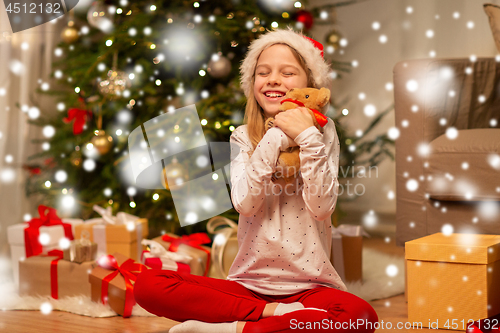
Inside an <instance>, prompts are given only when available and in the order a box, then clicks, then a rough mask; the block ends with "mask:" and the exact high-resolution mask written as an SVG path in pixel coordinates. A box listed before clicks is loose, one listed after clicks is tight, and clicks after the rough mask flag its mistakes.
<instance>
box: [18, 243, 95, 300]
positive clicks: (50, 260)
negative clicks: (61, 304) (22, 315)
mask: <svg viewBox="0 0 500 333" xmlns="http://www.w3.org/2000/svg"><path fill="white" fill-rule="evenodd" d="M55 252H58V253H57V255H52V254H54V251H51V252H50V254H51V255H37V256H31V257H29V258H26V259H24V260H21V261H20V262H19V295H20V296H52V297H53V298H55V299H58V298H62V297H66V296H79V295H84V296H87V297H90V283H89V273H90V271H91V270H92V269H93V268H94V267H96V262H95V261H86V262H84V263H81V264H78V263H74V262H69V261H65V260H60V259H61V258H62V253H61V251H57V250H56V251H55Z"/></svg>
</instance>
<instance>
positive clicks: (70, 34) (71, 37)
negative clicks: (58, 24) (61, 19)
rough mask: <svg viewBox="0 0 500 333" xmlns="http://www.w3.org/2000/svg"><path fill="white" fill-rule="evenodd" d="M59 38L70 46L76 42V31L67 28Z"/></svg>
mask: <svg viewBox="0 0 500 333" xmlns="http://www.w3.org/2000/svg"><path fill="white" fill-rule="evenodd" d="M61 38H62V40H63V41H64V42H65V43H68V44H71V43H73V42H76V41H77V40H78V30H76V29H75V27H70V26H67V27H65V28H64V29H63V31H62V32H61Z"/></svg>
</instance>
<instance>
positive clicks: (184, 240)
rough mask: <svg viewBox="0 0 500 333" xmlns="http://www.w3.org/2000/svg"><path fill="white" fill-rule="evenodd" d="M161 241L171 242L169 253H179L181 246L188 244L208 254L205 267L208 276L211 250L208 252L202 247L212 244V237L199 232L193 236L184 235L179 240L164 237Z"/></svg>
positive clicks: (205, 273)
mask: <svg viewBox="0 0 500 333" xmlns="http://www.w3.org/2000/svg"><path fill="white" fill-rule="evenodd" d="M161 239H162V240H163V241H165V242H169V243H170V246H169V247H168V250H169V251H172V252H177V251H178V250H179V245H181V244H186V245H189V246H191V247H194V248H196V249H200V250H202V251H204V252H205V253H206V254H207V264H206V266H205V272H204V273H203V275H204V276H206V275H207V274H208V270H209V268H210V250H207V249H205V248H203V247H202V246H201V244H208V243H210V242H211V240H210V237H208V235H207V234H206V233H204V232H197V233H194V234H191V235H184V236H182V237H179V238H175V237H172V236H169V235H163V236H162V237H161Z"/></svg>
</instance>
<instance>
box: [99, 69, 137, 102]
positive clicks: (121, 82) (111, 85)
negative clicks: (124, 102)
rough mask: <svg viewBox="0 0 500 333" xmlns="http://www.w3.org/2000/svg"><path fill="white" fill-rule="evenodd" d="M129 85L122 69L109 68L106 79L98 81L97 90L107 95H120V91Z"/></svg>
mask: <svg viewBox="0 0 500 333" xmlns="http://www.w3.org/2000/svg"><path fill="white" fill-rule="evenodd" d="M129 85H130V82H129V81H128V79H127V74H125V73H124V72H122V71H115V70H112V69H110V70H109V71H108V79H107V80H103V81H101V82H99V91H100V92H101V93H102V94H103V95H108V96H109V97H113V96H120V95H121V93H122V92H123V91H124V90H125V89H126V88H127V87H128V86H129Z"/></svg>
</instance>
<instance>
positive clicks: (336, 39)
mask: <svg viewBox="0 0 500 333" xmlns="http://www.w3.org/2000/svg"><path fill="white" fill-rule="evenodd" d="M340 39H342V35H341V34H340V32H338V31H337V30H332V31H330V32H329V33H328V34H327V35H326V38H325V43H326V44H327V45H331V46H333V47H334V48H335V50H338V49H339V48H340V44H339V43H340Z"/></svg>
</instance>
